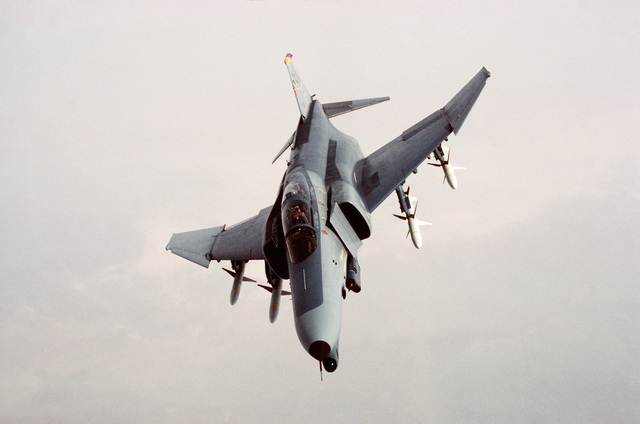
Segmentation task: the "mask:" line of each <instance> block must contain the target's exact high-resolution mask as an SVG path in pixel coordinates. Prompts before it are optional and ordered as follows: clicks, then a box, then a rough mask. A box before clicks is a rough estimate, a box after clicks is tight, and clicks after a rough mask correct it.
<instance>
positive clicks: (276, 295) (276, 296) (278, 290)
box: [269, 278, 282, 324]
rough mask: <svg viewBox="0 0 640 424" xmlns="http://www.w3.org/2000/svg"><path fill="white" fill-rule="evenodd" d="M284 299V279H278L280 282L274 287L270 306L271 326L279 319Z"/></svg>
mask: <svg viewBox="0 0 640 424" xmlns="http://www.w3.org/2000/svg"><path fill="white" fill-rule="evenodd" d="M281 298H282V278H278V281H277V282H276V283H275V284H274V285H273V290H272V291H271V305H270V306H269V321H270V322H271V324H273V323H274V322H276V319H278V312H280V299H281Z"/></svg>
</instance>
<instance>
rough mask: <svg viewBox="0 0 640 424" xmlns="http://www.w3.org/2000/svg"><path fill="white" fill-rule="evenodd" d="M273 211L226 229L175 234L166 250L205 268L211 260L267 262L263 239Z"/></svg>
mask: <svg viewBox="0 0 640 424" xmlns="http://www.w3.org/2000/svg"><path fill="white" fill-rule="evenodd" d="M271 208H272V207H271V206H269V207H267V208H264V209H262V210H261V211H260V212H259V213H258V214H257V215H256V216H254V217H251V218H249V219H247V220H245V221H242V222H240V223H238V224H235V225H233V226H231V227H228V228H227V227H226V226H224V225H223V226H220V227H212V228H205V229H203V230H196V231H187V232H185V233H177V234H173V235H172V236H171V240H169V244H168V245H167V248H166V249H167V250H170V251H171V253H174V254H176V255H178V256H181V257H183V258H185V259H188V260H190V261H191V262H193V263H196V264H198V265H201V266H203V267H205V268H208V267H209V262H210V261H212V260H232V261H248V260H252V259H264V255H263V253H262V244H263V236H264V229H265V225H266V222H267V218H268V217H269V213H270V212H271Z"/></svg>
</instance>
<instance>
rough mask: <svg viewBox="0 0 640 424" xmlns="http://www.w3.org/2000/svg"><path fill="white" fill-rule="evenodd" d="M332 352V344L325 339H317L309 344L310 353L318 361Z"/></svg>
mask: <svg viewBox="0 0 640 424" xmlns="http://www.w3.org/2000/svg"><path fill="white" fill-rule="evenodd" d="M330 353H331V346H329V343H327V342H325V341H324V340H318V341H315V342H313V343H311V346H309V354H310V355H311V356H313V357H314V358H315V359H317V360H318V361H322V360H324V359H327V358H328V357H329V354H330Z"/></svg>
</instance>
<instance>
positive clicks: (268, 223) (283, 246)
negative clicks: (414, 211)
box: [166, 54, 490, 372]
mask: <svg viewBox="0 0 640 424" xmlns="http://www.w3.org/2000/svg"><path fill="white" fill-rule="evenodd" d="M284 63H285V65H286V67H287V70H288V72H289V77H290V79H291V85H292V87H293V92H294V94H295V98H296V101H297V103H298V108H299V110H300V119H299V122H298V126H297V128H296V130H295V132H294V133H293V135H292V136H291V138H290V139H289V140H288V141H287V142H286V143H285V145H284V146H283V147H282V149H281V150H280V152H279V153H278V154H277V155H276V158H275V159H274V162H275V160H276V159H278V157H279V156H280V155H282V154H283V153H284V152H285V151H286V150H287V149H288V148H291V154H290V157H289V161H288V162H287V168H286V171H285V173H284V177H283V178H282V181H281V183H280V186H279V188H278V194H277V196H276V199H275V201H274V203H273V205H269V206H267V207H266V208H264V209H262V210H260V211H259V212H258V213H257V215H255V216H253V217H251V218H249V219H247V220H245V221H242V222H240V223H238V224H235V225H232V226H229V227H227V226H226V225H222V226H218V227H213V228H207V229H203V230H196V231H189V232H184V233H178V234H173V236H172V237H171V240H170V241H169V244H168V245H167V247H166V249H167V250H170V251H171V252H172V253H174V254H176V255H178V256H181V257H183V258H185V259H188V260H190V261H192V262H194V263H196V264H198V265H201V266H203V267H209V263H210V262H211V261H212V260H215V261H218V262H220V261H223V260H225V261H227V260H228V261H231V267H232V268H233V270H226V271H227V272H228V273H230V274H231V275H232V276H233V277H234V283H233V288H232V293H231V303H232V304H233V303H235V301H236V300H237V298H238V293H239V291H240V286H241V284H242V282H243V281H252V280H250V279H248V278H247V277H244V267H245V264H246V262H247V261H251V260H260V261H264V266H265V275H266V279H267V282H268V285H264V286H263V287H265V288H267V289H268V290H269V291H270V292H271V306H270V309H269V318H270V320H271V322H273V321H275V319H276V317H277V314H278V310H279V304H280V297H281V295H282V294H283V290H282V282H283V280H289V284H290V287H291V291H290V294H291V298H292V301H293V302H292V303H293V314H294V322H295V328H296V332H297V335H298V339H299V340H300V343H301V344H302V347H303V348H304V350H305V351H306V352H307V353H308V354H309V355H311V356H312V357H313V358H314V359H315V360H317V361H319V362H320V370H321V371H322V368H323V367H324V369H325V370H326V371H327V372H333V371H335V370H336V368H337V367H338V357H339V356H338V342H339V337H340V326H341V316H342V302H343V300H344V299H345V298H346V294H347V291H352V292H354V293H358V292H360V290H361V280H360V266H359V264H358V259H357V258H358V249H359V248H360V247H361V246H362V241H363V240H365V239H367V238H369V237H370V236H371V231H372V226H371V213H372V212H373V211H374V210H375V209H376V208H377V207H378V206H379V205H380V204H381V203H382V202H383V201H384V200H385V199H386V198H387V197H388V196H389V195H390V194H391V193H394V192H396V188H397V187H400V186H402V184H403V183H404V182H405V180H406V179H407V178H408V177H409V176H410V175H411V174H412V173H413V172H414V171H415V170H416V169H417V168H418V166H419V165H420V164H421V163H422V162H423V161H424V160H425V159H426V158H427V157H428V156H430V154H431V153H433V152H434V151H435V150H436V149H438V147H439V146H440V144H441V143H442V142H443V141H444V140H445V139H447V137H449V135H450V134H451V133H452V132H453V133H454V134H458V131H460V127H461V126H462V124H463V123H464V120H465V119H466V117H467V115H468V114H469V111H470V110H471V108H472V106H473V105H474V103H475V102H476V99H477V98H478V96H479V95H480V92H481V91H482V89H483V88H484V86H485V83H486V80H487V78H489V76H490V73H489V72H488V71H487V70H486V69H485V68H482V69H481V70H480V71H479V72H478V73H477V74H476V75H475V76H474V77H473V78H472V79H471V80H470V81H469V82H468V83H467V84H466V85H465V86H464V87H463V88H462V90H460V92H458V94H456V95H455V96H454V97H453V98H452V99H451V100H450V101H449V102H448V103H447V104H446V105H445V106H444V107H443V108H441V109H439V110H436V111H435V112H433V113H432V114H431V115H429V116H427V117H426V118H424V119H423V120H421V121H420V122H418V123H416V124H415V125H413V126H412V127H410V128H408V129H407V130H405V131H403V132H402V133H401V134H400V135H399V136H397V137H396V138H394V139H393V140H391V141H390V142H389V143H387V144H386V145H384V146H382V147H381V148H379V149H378V150H376V151H375V152H373V153H371V154H370V155H368V156H364V154H363V153H362V150H361V149H360V146H359V145H358V142H357V141H356V140H355V139H354V138H353V137H351V136H349V135H347V134H345V133H343V132H341V131H339V130H338V129H337V128H335V127H334V126H333V124H332V123H331V121H330V119H331V118H333V117H334V116H338V115H341V114H344V113H348V112H352V111H354V110H357V109H361V108H363V107H367V106H371V105H374V104H377V103H380V102H383V101H386V100H389V97H378V98H370V99H363V100H350V101H342V102H337V103H325V104H322V103H321V102H320V101H319V100H317V99H316V98H315V95H313V96H312V95H310V94H309V91H308V90H307V89H306V88H305V86H304V84H303V83H302V80H301V78H300V76H299V75H298V73H297V72H296V69H295V68H294V65H293V62H292V55H291V54H287V55H286V57H285V60H284ZM438 153H439V152H438ZM438 157H439V156H438ZM407 211H409V209H407ZM409 213H411V212H409ZM287 293H288V292H285V294H287Z"/></svg>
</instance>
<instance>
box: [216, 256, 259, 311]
mask: <svg viewBox="0 0 640 424" xmlns="http://www.w3.org/2000/svg"><path fill="white" fill-rule="evenodd" d="M245 264H246V262H245V261H231V267H232V268H233V271H231V270H230V269H226V268H222V269H224V270H225V271H227V273H228V274H229V275H231V276H232V277H233V286H231V295H230V301H231V304H232V305H235V304H236V302H237V301H238V296H240V288H241V287H242V282H243V281H251V282H252V283H255V282H256V280H252V279H251V278H249V277H245V276H244V266H245Z"/></svg>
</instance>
